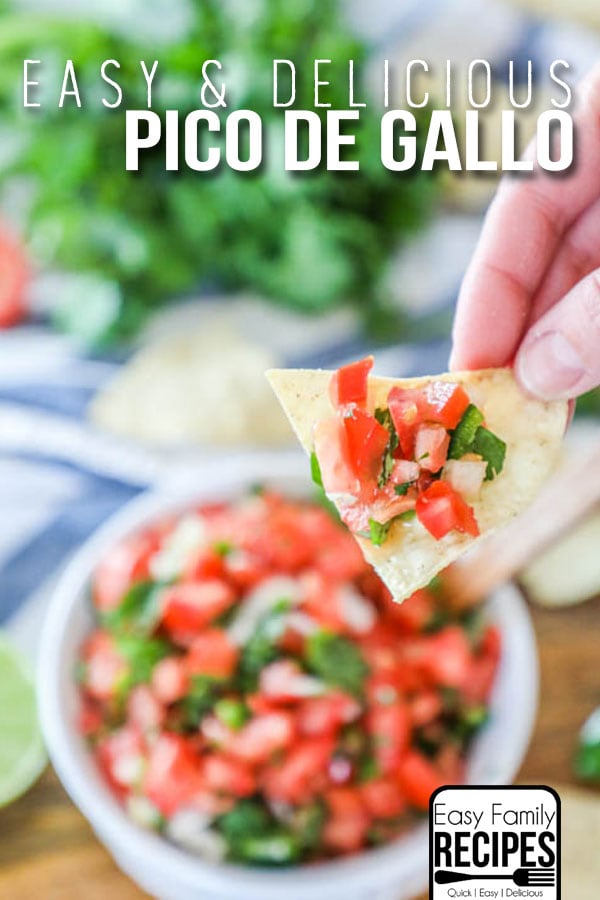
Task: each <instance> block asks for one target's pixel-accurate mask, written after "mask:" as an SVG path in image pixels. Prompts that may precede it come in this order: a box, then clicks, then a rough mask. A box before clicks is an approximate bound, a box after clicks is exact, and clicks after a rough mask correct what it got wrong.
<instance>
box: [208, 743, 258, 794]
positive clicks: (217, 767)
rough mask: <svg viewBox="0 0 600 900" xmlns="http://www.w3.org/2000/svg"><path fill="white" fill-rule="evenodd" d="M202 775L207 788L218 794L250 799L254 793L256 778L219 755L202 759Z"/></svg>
mask: <svg viewBox="0 0 600 900" xmlns="http://www.w3.org/2000/svg"><path fill="white" fill-rule="evenodd" d="M202 774H203V775H204V780H205V782H206V784H207V786H208V787H209V788H210V789H211V790H213V791H217V792H218V793H224V794H233V795H234V796H235V797H250V796H251V795H252V794H254V792H255V791H256V778H255V776H254V775H253V773H252V772H251V771H250V769H249V768H248V767H247V766H245V765H243V764H242V763H240V762H239V760H235V759H231V758H229V757H227V756H224V755H223V754H221V753H211V754H209V755H208V756H206V757H204V761H203V768H202Z"/></svg>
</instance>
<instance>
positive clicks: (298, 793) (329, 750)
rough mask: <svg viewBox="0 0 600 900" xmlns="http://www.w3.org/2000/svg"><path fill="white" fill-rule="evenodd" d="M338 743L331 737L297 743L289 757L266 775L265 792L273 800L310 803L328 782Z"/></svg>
mask: <svg viewBox="0 0 600 900" xmlns="http://www.w3.org/2000/svg"><path fill="white" fill-rule="evenodd" d="M334 749H335V742H334V741H333V740H332V739H331V738H328V737H325V738H312V739H311V740H309V741H302V742H300V743H296V744H295V745H294V746H293V747H292V748H291V749H290V751H289V753H288V755H287V757H286V758H285V759H284V760H283V761H282V762H281V763H280V764H279V765H276V764H273V765H271V766H270V767H269V768H268V769H266V770H265V772H264V775H263V790H264V792H265V794H266V795H267V797H269V798H270V799H271V800H280V801H282V802H284V803H294V804H296V803H298V804H300V803H307V802H308V801H309V800H311V799H312V797H313V796H314V795H315V794H316V793H318V792H319V791H320V790H321V788H322V786H323V785H324V783H325V782H326V780H327V772H328V768H329V761H330V759H331V756H332V755H333V752H334Z"/></svg>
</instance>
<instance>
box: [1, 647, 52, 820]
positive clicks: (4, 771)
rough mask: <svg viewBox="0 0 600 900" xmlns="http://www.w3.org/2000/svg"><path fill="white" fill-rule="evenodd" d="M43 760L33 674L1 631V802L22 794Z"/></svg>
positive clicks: (44, 755)
mask: <svg viewBox="0 0 600 900" xmlns="http://www.w3.org/2000/svg"><path fill="white" fill-rule="evenodd" d="M46 763H47V756H46V750H45V748H44V743H43V740H42V734H41V731H40V726H39V722H38V715H37V704H36V697H35V687H34V683H33V677H32V675H31V672H30V671H29V669H28V667H27V665H26V663H25V662H24V660H23V659H22V657H21V656H20V655H19V654H18V653H17V651H16V650H15V649H14V648H13V647H11V646H10V644H9V643H8V641H7V640H6V638H5V637H4V636H3V635H2V634H0V806H5V805H6V804H7V803H10V801H11V800H15V799H16V798H17V797H19V796H20V795H21V794H23V793H24V792H25V791H26V790H27V788H28V787H29V786H30V785H32V784H33V782H34V781H35V780H36V778H38V776H39V775H40V774H41V773H42V772H43V770H44V768H45V767H46Z"/></svg>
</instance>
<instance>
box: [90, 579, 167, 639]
mask: <svg viewBox="0 0 600 900" xmlns="http://www.w3.org/2000/svg"><path fill="white" fill-rule="evenodd" d="M161 588H162V585H158V584H156V583H155V582H153V581H140V582H138V583H137V584H134V585H133V586H132V587H131V588H130V589H129V590H128V591H127V593H126V594H125V596H124V597H123V599H122V600H121V602H120V603H119V605H118V606H117V607H116V608H115V609H111V610H110V611H108V612H106V613H104V614H103V615H102V621H103V623H104V625H106V627H107V628H108V629H109V630H110V631H112V632H114V633H115V634H133V635H139V636H147V635H149V634H151V633H152V632H153V631H154V629H155V628H156V626H157V624H158V620H159V618H160V592H161Z"/></svg>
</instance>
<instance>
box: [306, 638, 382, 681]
mask: <svg viewBox="0 0 600 900" xmlns="http://www.w3.org/2000/svg"><path fill="white" fill-rule="evenodd" d="M306 663H307V665H308V667H309V668H310V669H311V671H312V672H314V673H315V675H318V676H319V677H320V678H322V679H323V681H325V682H326V683H327V684H328V685H330V686H331V687H339V688H341V689H342V690H343V691H348V692H349V693H350V694H355V695H360V694H361V693H362V690H363V684H364V680H365V678H366V676H367V673H368V671H369V670H368V666H367V664H366V663H365V661H364V659H363V658H362V656H361V653H360V650H359V649H358V647H357V646H356V644H354V643H352V641H349V640H347V639H346V638H345V637H342V636H341V635H339V634H332V633H331V632H329V631H317V632H315V634H312V635H310V636H309V638H308V639H307V641H306Z"/></svg>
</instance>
